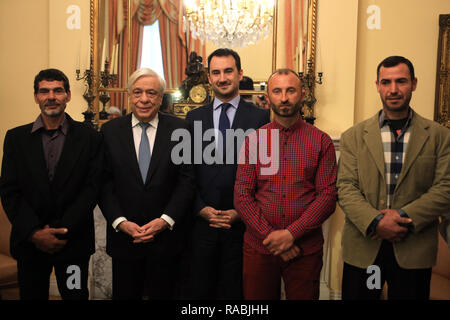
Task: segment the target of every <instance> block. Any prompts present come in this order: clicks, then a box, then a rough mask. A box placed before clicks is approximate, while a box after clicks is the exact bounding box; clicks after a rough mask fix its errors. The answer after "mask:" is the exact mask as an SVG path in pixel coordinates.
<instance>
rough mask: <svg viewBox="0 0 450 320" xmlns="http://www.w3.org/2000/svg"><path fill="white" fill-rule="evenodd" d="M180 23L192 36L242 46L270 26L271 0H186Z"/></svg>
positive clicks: (249, 42)
mask: <svg viewBox="0 0 450 320" xmlns="http://www.w3.org/2000/svg"><path fill="white" fill-rule="evenodd" d="M184 7H185V11H184V16H183V23H184V28H185V30H186V29H187V28H188V27H189V28H190V31H191V34H192V36H193V37H194V38H197V39H200V40H202V41H205V40H209V41H211V42H213V43H214V44H215V45H217V46H219V47H243V46H247V45H249V44H254V43H256V42H258V41H259V40H261V39H264V38H266V37H267V36H268V35H269V33H270V31H271V30H272V21H273V8H274V0H209V1H208V0H185V1H184Z"/></svg>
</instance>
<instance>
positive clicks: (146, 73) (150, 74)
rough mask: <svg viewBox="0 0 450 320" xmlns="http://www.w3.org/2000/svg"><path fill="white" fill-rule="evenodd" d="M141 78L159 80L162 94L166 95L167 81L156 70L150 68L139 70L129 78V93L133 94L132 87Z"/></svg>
mask: <svg viewBox="0 0 450 320" xmlns="http://www.w3.org/2000/svg"><path fill="white" fill-rule="evenodd" d="M141 77H155V78H157V79H158V80H159V84H160V85H161V94H163V93H164V90H165V89H166V81H165V80H164V79H163V78H162V77H161V76H160V75H159V74H158V73H157V72H156V71H154V70H152V69H149V68H142V69H138V70H136V71H135V72H133V74H132V75H131V76H130V78H128V85H127V88H128V93H131V87H132V86H133V84H134V83H135V82H136V81H137V80H138V79H139V78H141Z"/></svg>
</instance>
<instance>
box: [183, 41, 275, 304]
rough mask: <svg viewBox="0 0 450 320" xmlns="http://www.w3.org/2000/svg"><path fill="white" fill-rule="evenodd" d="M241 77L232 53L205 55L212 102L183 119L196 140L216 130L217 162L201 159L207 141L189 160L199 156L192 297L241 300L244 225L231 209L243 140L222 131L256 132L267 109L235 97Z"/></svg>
mask: <svg viewBox="0 0 450 320" xmlns="http://www.w3.org/2000/svg"><path fill="white" fill-rule="evenodd" d="M242 77H243V70H242V69H241V61H240V57H239V55H238V54H237V53H236V52H235V51H233V50H231V49H225V48H221V49H217V50H216V51H214V52H213V53H211V55H210V56H209V57H208V79H209V83H210V84H211V86H212V89H213V91H214V95H215V98H214V101H213V102H212V103H211V104H208V105H205V106H203V107H200V108H197V109H194V110H192V111H190V112H189V113H188V114H187V116H186V120H188V122H189V123H190V127H191V131H192V132H195V131H196V128H197V127H199V126H201V130H202V136H203V134H204V133H205V131H207V130H211V129H216V130H217V131H216V134H215V143H216V150H215V152H216V153H215V154H214V155H213V157H214V159H216V160H217V159H218V160H219V161H215V163H213V164H209V163H210V161H208V159H205V158H204V157H203V155H205V154H206V155H208V152H207V151H208V150H209V147H208V146H209V145H210V142H205V141H203V143H202V149H201V150H195V148H194V158H196V154H195V152H198V153H200V152H202V157H201V158H202V161H201V163H199V164H198V163H195V165H194V168H195V175H196V190H197V195H196V199H195V203H194V208H193V209H194V216H195V222H194V227H193V231H192V235H193V241H192V255H191V259H192V260H191V261H192V264H191V280H192V283H191V296H190V298H192V299H242V240H243V233H244V224H243V223H242V222H241V220H240V218H239V216H238V214H237V212H236V210H235V209H234V206H233V191H234V181H235V176H236V168H237V159H238V152H239V150H240V145H239V143H236V140H238V141H239V142H242V141H243V137H240V139H239V138H238V139H235V138H233V139H234V142H235V143H230V142H232V141H231V140H233V139H230V140H227V139H226V138H225V139H224V138H223V136H224V135H223V134H222V132H226V129H234V130H238V129H242V132H245V133H247V134H248V130H249V129H257V128H259V127H261V126H262V125H264V124H266V123H268V122H269V121H270V116H269V112H268V111H267V110H261V109H259V108H257V107H256V106H255V105H253V104H251V103H248V102H246V101H244V100H243V99H242V98H241V97H240V96H239V82H240V81H241V80H242ZM229 132H230V131H229ZM242 132H241V133H242ZM238 135H239V134H238ZM241 135H242V134H241ZM224 140H225V141H224ZM204 151H205V152H204ZM197 158H198V157H197ZM205 160H207V161H206V162H205ZM223 160H224V161H223Z"/></svg>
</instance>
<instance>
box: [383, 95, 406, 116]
mask: <svg viewBox="0 0 450 320" xmlns="http://www.w3.org/2000/svg"><path fill="white" fill-rule="evenodd" d="M411 97H412V93H411V92H409V93H408V94H407V95H406V96H405V101H404V102H403V104H401V105H399V106H391V105H389V103H388V100H389V98H388V97H386V98H384V99H383V97H381V101H382V102H383V107H384V108H385V109H386V110H387V111H389V112H403V111H406V110H408V108H409V102H410V101H411Z"/></svg>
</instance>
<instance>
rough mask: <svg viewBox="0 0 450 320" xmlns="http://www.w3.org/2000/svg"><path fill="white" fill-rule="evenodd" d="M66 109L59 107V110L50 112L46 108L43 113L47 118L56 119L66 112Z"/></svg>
mask: <svg viewBox="0 0 450 320" xmlns="http://www.w3.org/2000/svg"><path fill="white" fill-rule="evenodd" d="M64 109H65V107H63V106H59V108H58V109H55V110H48V109H46V108H45V107H44V108H43V109H42V113H44V114H45V115H46V116H47V117H52V118H56V117H59V116H60V115H61V114H62V113H63V112H64Z"/></svg>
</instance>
